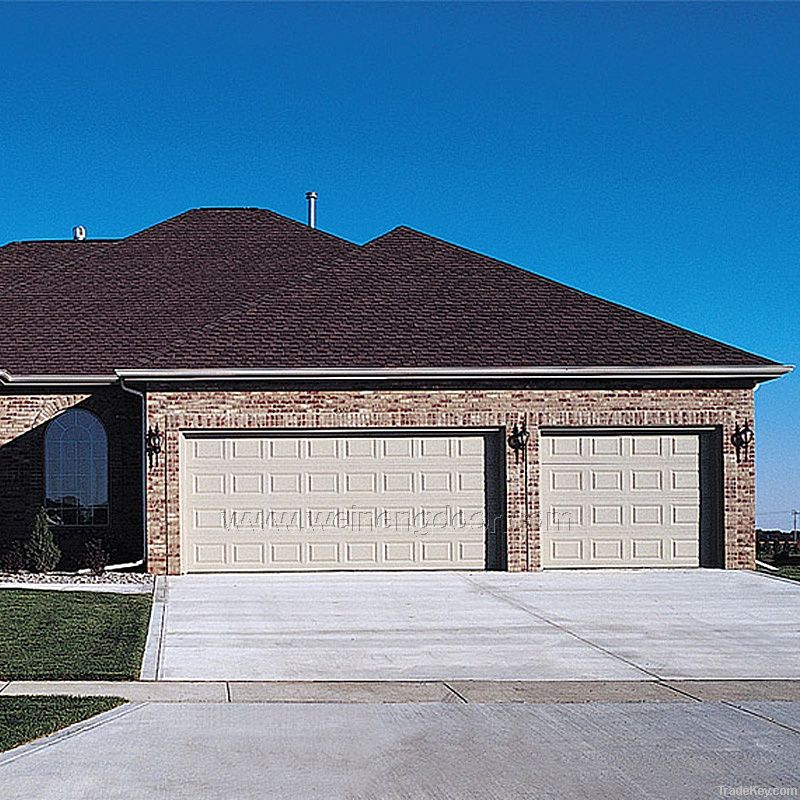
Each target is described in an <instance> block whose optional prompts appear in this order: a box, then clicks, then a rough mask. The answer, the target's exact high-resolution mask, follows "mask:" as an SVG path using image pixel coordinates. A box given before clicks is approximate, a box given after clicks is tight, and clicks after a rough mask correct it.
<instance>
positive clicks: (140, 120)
mask: <svg viewBox="0 0 800 800" xmlns="http://www.w3.org/2000/svg"><path fill="white" fill-rule="evenodd" d="M0 42H1V46H0V101H1V102H2V105H1V106H0V108H1V109H2V111H0V242H5V241H7V240H12V239H23V238H47V237H64V236H68V235H69V231H70V228H71V227H72V225H75V224H83V225H85V226H86V227H87V228H88V230H89V234H90V236H117V235H125V234H128V233H131V232H133V231H135V230H137V229H140V228H143V227H146V226H148V225H150V224H153V223H155V222H157V221H159V220H161V219H163V218H165V217H168V216H172V215H174V214H176V213H179V212H181V211H183V210H185V209H187V208H190V207H194V206H204V205H205V206H208V205H255V206H264V207H268V208H272V209H275V210H276V211H279V212H281V213H284V214H287V215H290V216H294V217H299V218H302V217H303V215H304V192H305V191H306V190H308V189H315V190H316V191H318V192H319V195H320V200H319V224H320V227H323V228H325V229H328V230H330V231H331V232H333V233H336V234H339V235H342V236H345V237H347V238H350V239H353V240H355V241H364V240H366V239H369V238H372V237H373V236H375V235H377V234H379V233H382V232H384V231H386V230H387V229H389V228H391V227H394V226H395V225H398V224H405V225H410V226H412V227H416V228H419V229H421V230H424V231H427V232H430V233H433V234H435V235H438V236H441V237H443V238H445V239H449V240H452V241H454V242H457V243H459V244H463V245H465V246H468V247H471V248H474V249H477V250H480V251H483V252H486V253H489V254H491V255H493V256H496V257H499V258H502V259H505V260H508V261H511V262H512V263H515V264H519V265H521V266H524V267H527V268H530V269H532V270H535V271H537V272H540V273H542V274H544V275H547V276H550V277H552V278H555V279H557V280H560V281H563V282H565V283H568V284H572V285H574V286H578V287H580V288H582V289H585V290H588V291H590V292H594V293H596V294H599V295H601V296H603V297H608V298H612V299H614V300H617V301H619V302H622V303H625V304H627V305H630V306H633V307H634V308H638V309H641V310H643V311H646V312H648V313H650V314H654V315H656V316H658V317H663V318H666V319H668V320H670V321H672V322H675V323H678V324H680V325H683V326H685V327H687V328H691V329H693V330H697V331H700V332H701V333H705V334H708V335H710V336H713V337H715V338H719V339H722V340H723V341H727V342H730V343H732V344H736V345H739V346H741V347H744V348H746V349H749V350H752V351H754V352H757V353H761V354H764V355H767V356H769V357H771V358H774V359H777V360H780V361H783V362H788V363H798V362H800V334H799V333H798V323H797V319H798V309H799V308H800V277H798V263H799V262H800V45H798V42H800V5H797V4H795V5H791V4H786V5H783V4H778V3H759V4H754V5H748V4H743V3H735V4H719V5H702V4H696V3H683V4H678V5H669V4H660V3H659V4H642V5H628V4H622V3H615V4H605V5H603V4H590V5H581V4H576V3H568V4H543V5H524V4H509V5H502V4H497V3H492V4H490V5H482V4H465V5H456V4H447V5H428V4H411V5H401V4H377V5H364V4H346V5H323V4H316V3H315V4H293V3H289V4H282V5H265V4H262V5H247V4H233V3H231V4H228V3H221V4H200V5H193V4H189V3H176V4H172V5H159V4H154V3H141V4H132V5H124V4H101V3H97V4H89V5H80V4H74V3H70V4H63V5H50V4H38V3H34V4H29V5H11V4H7V3H3V4H0ZM164 280H165V281H167V280H169V276H168V275H165V276H164ZM756 398H757V420H756V434H757V443H758V461H757V470H758V510H759V514H760V515H762V516H760V517H759V523H760V524H762V525H766V526H772V525H774V526H783V527H788V526H789V524H790V522H791V519H790V516H789V514H788V510H789V509H791V508H792V507H800V376H795V375H793V376H790V377H788V378H783V379H781V380H779V381H776V382H774V383H769V384H766V385H763V386H762V387H761V388H760V389H759V390H758V393H757V395H756ZM772 512H780V513H772Z"/></svg>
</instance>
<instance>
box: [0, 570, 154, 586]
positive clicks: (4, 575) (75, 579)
mask: <svg viewBox="0 0 800 800" xmlns="http://www.w3.org/2000/svg"><path fill="white" fill-rule="evenodd" d="M154 580H155V579H154V577H153V576H152V575H147V574H146V573H144V572H104V573H103V574H102V575H78V574H77V573H75V572H45V573H40V572H0V583H2V584H4V585H5V586H8V585H9V584H14V585H19V586H32V585H35V586H42V585H45V586H64V585H70V586H108V585H111V586H124V585H133V586H148V587H150V586H152V585H153V583H154Z"/></svg>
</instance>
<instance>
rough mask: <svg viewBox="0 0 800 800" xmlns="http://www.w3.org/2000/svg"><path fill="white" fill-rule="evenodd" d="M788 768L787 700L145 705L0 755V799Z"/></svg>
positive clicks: (473, 785)
mask: <svg viewBox="0 0 800 800" xmlns="http://www.w3.org/2000/svg"><path fill="white" fill-rule="evenodd" d="M798 759H800V704H798V703H775V702H771V703H748V704H745V705H744V706H743V707H742V708H734V707H731V706H729V705H726V704H722V703H695V702H674V703H652V704H650V703H629V704H611V703H595V704H591V703H590V704H586V705H583V704H577V705H573V704H567V705H527V704H519V703H507V704H503V705H492V704H489V705H462V704H459V703H420V704H400V705H386V704H377V705H341V704H337V703H325V704H295V705H290V704H281V703H278V704H270V705H249V704H243V705H221V704H205V705H191V704H187V705H184V704H150V705H134V706H126V707H123V708H122V709H121V710H117V711H113V712H110V713H109V714H107V715H104V716H103V717H102V718H98V719H95V720H90V721H89V722H87V723H85V724H83V725H81V726H77V727H76V728H72V729H69V730H67V731H64V732H63V733H62V734H56V735H55V736H54V737H50V738H49V739H45V740H42V741H40V742H36V743H34V744H33V745H28V746H24V747H21V748H18V749H17V750H14V751H10V752H9V753H7V754H5V755H0V786H2V790H1V791H0V795H2V797H3V800H31V798H37V800H86V798H103V799H104V800H117V799H118V798H124V800H151V799H152V798H170V800H182V799H183V798H186V800H196V798H205V799H206V800H211V799H212V798H220V800H222V799H223V798H224V799H225V800H229V799H230V798H236V800H247V798H258V799H259V800H261V798H265V797H269V798H271V799H272V800H281V798H287V799H290V800H294V799H295V798H309V799H310V798H325V800H333V799H334V798H348V799H349V800H352V799H353V798H386V800H389V798H405V800H414V799H417V798H418V799H419V800H422V798H443V799H444V798H467V797H469V798H476V800H480V799H481V798H487V800H488V798H537V800H543V799H547V798H550V799H551V800H572V798H576V797H587V798H596V800H618V798H634V797H636V798H713V797H721V796H724V795H723V792H722V791H721V790H720V787H725V788H726V789H727V790H729V792H731V794H730V795H729V796H734V795H733V792H736V791H737V790H740V789H741V788H742V787H759V788H760V789H761V790H762V792H766V791H767V787H773V788H778V789H780V788H784V787H785V788H787V789H795V790H796V788H797V786H798V780H799V778H798V769H797V764H798ZM764 796H766V795H765V794H764ZM775 796H777V793H776V794H775Z"/></svg>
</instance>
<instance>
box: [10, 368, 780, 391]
mask: <svg viewBox="0 0 800 800" xmlns="http://www.w3.org/2000/svg"><path fill="white" fill-rule="evenodd" d="M793 369H794V366H792V365H790V364H756V365H753V366H719V365H711V366H702V367H698V366H674V367H535V366H531V367H440V368H431V367H357V368H348V367H342V368H338V367H334V368H298V369H293V368H288V369H286V368H283V369H118V370H115V371H114V374H113V375H12V374H11V373H10V372H7V371H5V370H0V384H13V385H16V386H107V385H109V384H112V383H116V382H117V380H125V379H127V380H132V381H146V380H151V381H205V380H248V379H250V380H295V381H311V380H338V381H352V380H383V381H390V380H413V379H426V380H473V379H475V378H489V379H492V380H503V379H509V378H512V379H519V378H580V379H585V380H612V379H631V380H633V379H635V380H667V379H669V380H679V379H685V378H708V379H720V378H753V379H760V380H771V379H772V378H778V377H780V376H781V375H786V374H787V373H789V372H791V371H792V370H793Z"/></svg>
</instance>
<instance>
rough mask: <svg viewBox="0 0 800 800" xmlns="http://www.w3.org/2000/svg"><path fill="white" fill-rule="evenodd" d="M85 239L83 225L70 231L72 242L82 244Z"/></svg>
mask: <svg viewBox="0 0 800 800" xmlns="http://www.w3.org/2000/svg"><path fill="white" fill-rule="evenodd" d="M85 238H86V228H84V227H83V225H76V226H75V227H74V228H73V229H72V241H73V242H82V241H83V240H84V239H85Z"/></svg>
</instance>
